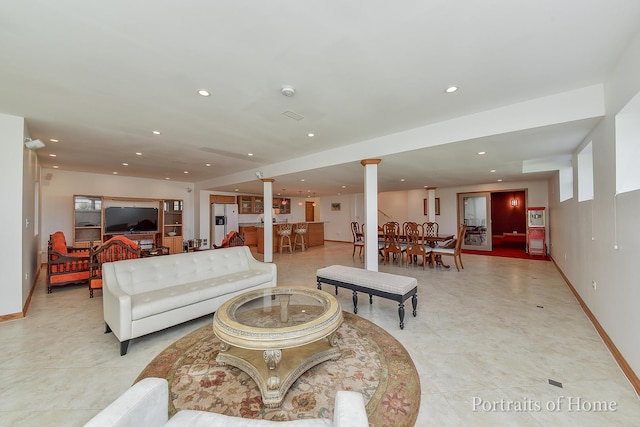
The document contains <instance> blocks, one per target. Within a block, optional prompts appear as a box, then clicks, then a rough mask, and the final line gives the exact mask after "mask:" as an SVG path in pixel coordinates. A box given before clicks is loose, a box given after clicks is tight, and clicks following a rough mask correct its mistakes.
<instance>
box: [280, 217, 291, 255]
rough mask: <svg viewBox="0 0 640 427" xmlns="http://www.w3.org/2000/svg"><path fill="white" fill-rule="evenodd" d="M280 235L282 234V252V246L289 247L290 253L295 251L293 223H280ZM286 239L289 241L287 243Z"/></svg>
mask: <svg viewBox="0 0 640 427" xmlns="http://www.w3.org/2000/svg"><path fill="white" fill-rule="evenodd" d="M278 236H280V253H282V248H289V253H293V251H292V249H291V224H280V225H278ZM285 239H287V241H288V243H287V244H285Z"/></svg>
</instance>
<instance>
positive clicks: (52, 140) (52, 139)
mask: <svg viewBox="0 0 640 427" xmlns="http://www.w3.org/2000/svg"><path fill="white" fill-rule="evenodd" d="M49 141H51V142H59V141H58V140H57V139H54V138H51V139H50V140H49Z"/></svg>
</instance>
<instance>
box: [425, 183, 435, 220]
mask: <svg viewBox="0 0 640 427" xmlns="http://www.w3.org/2000/svg"><path fill="white" fill-rule="evenodd" d="M436 188H437V187H428V186H425V187H424V189H425V190H427V206H428V214H429V215H428V216H427V221H429V222H436Z"/></svg>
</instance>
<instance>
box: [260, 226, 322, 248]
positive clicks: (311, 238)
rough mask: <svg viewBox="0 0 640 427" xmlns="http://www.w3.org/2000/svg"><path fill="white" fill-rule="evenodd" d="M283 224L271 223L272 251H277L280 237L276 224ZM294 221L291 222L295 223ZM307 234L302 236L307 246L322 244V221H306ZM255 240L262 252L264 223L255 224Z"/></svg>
mask: <svg viewBox="0 0 640 427" xmlns="http://www.w3.org/2000/svg"><path fill="white" fill-rule="evenodd" d="M280 224H285V223H284V222H276V223H274V224H273V252H274V253H275V252H278V244H279V243H280V237H279V236H278V232H277V230H278V225H280ZM295 224H296V223H295V222H294V223H291V225H295ZM307 224H308V225H307V234H306V235H305V236H304V241H305V244H306V246H307V247H308V248H312V247H314V246H323V245H324V221H313V222H307ZM256 231H257V238H258V239H257V240H258V253H259V254H263V253H264V224H256ZM294 238H295V236H294V234H293V233H292V234H291V245H293V239H294Z"/></svg>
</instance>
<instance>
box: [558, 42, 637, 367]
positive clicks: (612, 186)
mask: <svg viewBox="0 0 640 427" xmlns="http://www.w3.org/2000/svg"><path fill="white" fill-rule="evenodd" d="M604 87H605V102H606V111H607V115H606V116H605V118H604V119H603V120H602V121H601V122H600V123H599V125H598V126H597V127H596V128H595V129H594V131H593V132H592V133H591V134H590V135H588V136H587V138H585V141H589V140H591V141H592V143H593V161H594V165H593V167H594V170H593V174H594V198H593V200H588V201H584V202H580V203H578V201H577V200H576V198H575V197H574V198H572V199H569V200H566V201H564V202H560V201H559V197H558V193H559V184H558V180H557V179H555V180H554V181H552V183H551V185H550V189H549V193H550V198H549V199H550V200H549V201H550V213H551V220H550V223H551V237H552V240H553V244H552V246H551V255H552V256H553V258H554V260H555V261H556V263H557V264H558V266H559V267H560V269H561V270H562V272H563V273H564V274H565V275H566V276H567V278H568V279H569V281H570V282H571V284H572V285H573V286H574V287H575V289H576V290H577V292H578V293H579V294H580V297H581V298H582V299H583V300H584V302H585V303H586V304H587V306H588V307H589V310H590V311H591V312H592V313H593V314H594V315H595V316H596V318H597V319H598V322H599V323H600V324H601V325H602V327H603V328H604V329H605V331H606V332H607V334H608V335H609V337H610V338H611V339H612V340H613V342H614V344H615V345H616V347H617V348H618V350H619V351H620V352H621V353H622V355H623V357H624V358H625V359H626V361H627V362H628V363H629V365H630V366H631V368H632V369H633V370H634V371H635V373H636V374H637V375H640V340H639V339H638V330H640V310H638V307H640V286H639V285H638V272H637V267H636V265H637V263H638V255H639V254H640V227H638V225H637V224H638V210H640V191H631V192H627V193H623V194H620V195H617V196H616V182H615V176H616V162H615V138H616V133H615V115H616V114H617V113H618V112H619V111H620V110H621V109H622V108H624V106H625V105H626V104H627V103H628V102H629V101H630V100H631V99H632V98H633V97H634V96H635V95H637V94H638V92H639V91H640V34H638V35H636V37H635V39H634V40H633V41H632V43H631V44H630V46H629V47H628V49H627V50H626V52H625V54H624V56H623V57H622V58H621V61H620V63H619V64H618V66H617V67H616V68H615V70H613V72H612V74H611V76H610V78H609V79H607V81H606V82H605V86H604ZM637 139H640V135H639V136H637ZM574 154H575V155H576V156H577V153H574ZM576 156H574V164H576V162H575V160H576ZM576 181H577V172H576V171H574V189H575V186H576V185H577V182H576ZM574 194H577V191H574ZM616 247H617V249H616ZM594 282H595V287H594V286H593V283H594ZM606 357H609V356H606Z"/></svg>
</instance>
